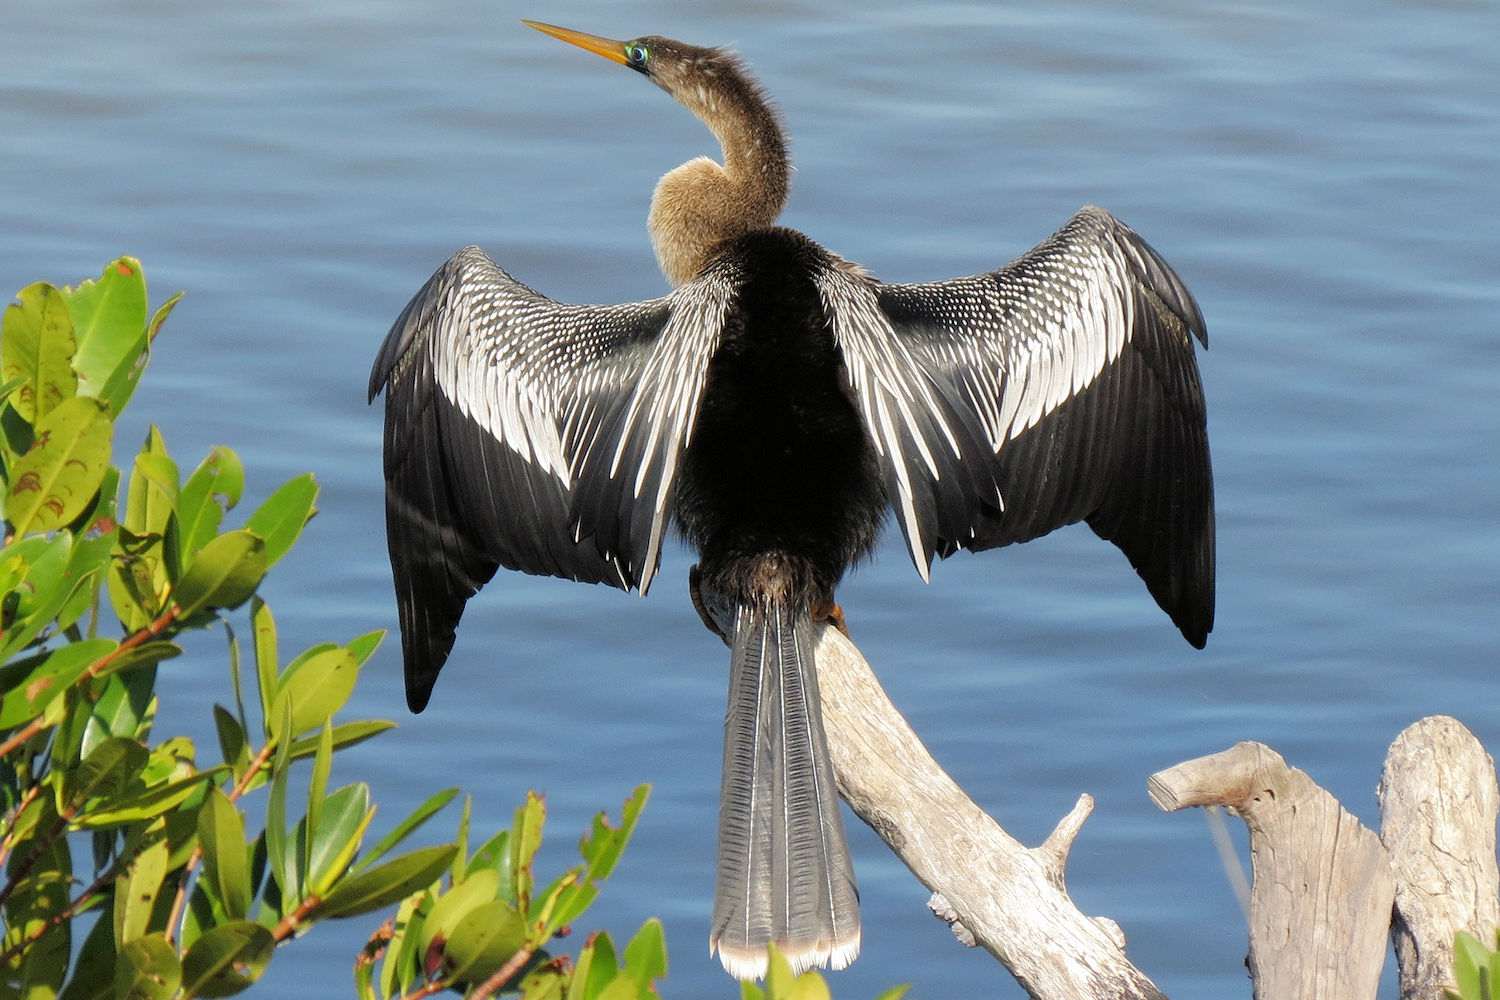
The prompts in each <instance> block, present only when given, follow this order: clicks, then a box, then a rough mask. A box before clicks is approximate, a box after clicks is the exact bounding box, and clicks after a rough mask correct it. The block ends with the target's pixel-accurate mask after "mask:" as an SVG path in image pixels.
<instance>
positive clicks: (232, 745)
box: [214, 705, 250, 778]
mask: <svg viewBox="0 0 1500 1000" xmlns="http://www.w3.org/2000/svg"><path fill="white" fill-rule="evenodd" d="M214 731H215V732H216V733H217V734H218V737H219V752H220V753H221V754H222V755H223V757H224V763H226V764H228V765H229V766H230V767H232V768H234V775H235V777H236V778H238V777H239V776H241V775H243V774H244V773H245V768H247V767H249V766H250V738H249V736H248V735H247V734H246V733H245V730H244V729H242V728H241V727H240V720H238V719H236V718H235V717H234V715H233V714H231V713H230V711H229V709H227V708H225V707H224V706H223V705H215V706H214Z"/></svg>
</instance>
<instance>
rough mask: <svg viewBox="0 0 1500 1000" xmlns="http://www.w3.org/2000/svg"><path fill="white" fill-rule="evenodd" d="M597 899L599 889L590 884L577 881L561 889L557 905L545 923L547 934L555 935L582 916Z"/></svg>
mask: <svg viewBox="0 0 1500 1000" xmlns="http://www.w3.org/2000/svg"><path fill="white" fill-rule="evenodd" d="M598 898H599V887H598V886H596V885H595V884H594V883H592V882H588V881H579V882H574V883H573V884H572V885H570V886H568V887H567V888H565V889H563V890H562V891H561V893H559V895H558V900H557V905H556V907H554V908H553V910H552V916H551V918H550V919H549V920H548V921H547V927H546V930H547V933H548V934H553V933H556V932H557V931H558V930H560V929H561V928H563V927H567V926H568V925H569V924H572V923H574V922H575V921H577V920H578V918H579V917H581V916H583V913H584V911H585V910H587V909H588V908H589V907H590V906H593V905H594V900H596V899H598Z"/></svg>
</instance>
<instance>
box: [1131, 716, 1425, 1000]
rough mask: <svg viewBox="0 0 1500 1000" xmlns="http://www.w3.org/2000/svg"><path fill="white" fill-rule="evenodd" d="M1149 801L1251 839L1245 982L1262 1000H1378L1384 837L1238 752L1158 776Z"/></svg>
mask: <svg viewBox="0 0 1500 1000" xmlns="http://www.w3.org/2000/svg"><path fill="white" fill-rule="evenodd" d="M1147 788H1148V790H1149V791H1150V793H1151V798H1152V800H1153V801H1154V802H1155V803H1156V804H1157V805H1158V806H1160V807H1161V808H1162V809H1165V810H1168V811H1171V810H1175V809H1182V808H1185V807H1187V806H1205V805H1219V806H1225V807H1227V808H1229V809H1232V810H1233V811H1234V812H1235V813H1237V814H1238V815H1239V816H1241V817H1242V818H1243V819H1244V820H1245V823H1246V825H1247V826H1249V828H1250V863H1251V869H1252V872H1253V874H1254V884H1253V887H1252V889H1251V893H1250V961H1249V965H1250V975H1251V976H1252V977H1253V978H1254V980H1255V996H1256V997H1257V998H1262V1000H1292V998H1306V1000H1332V998H1339V1000H1366V998H1369V1000H1373V998H1374V996H1375V991H1376V988H1377V987H1378V986H1379V985H1380V967H1381V965H1383V964H1384V962H1385V939H1386V935H1387V934H1388V933H1389V932H1390V926H1391V900H1392V899H1393V898H1394V896H1395V893H1396V886H1395V880H1394V879H1393V878H1392V876H1391V871H1390V866H1389V865H1388V864H1387V863H1386V858H1385V850H1384V849H1383V848H1382V847H1381V845H1380V838H1379V837H1377V836H1376V835H1375V834H1374V833H1372V832H1371V831H1370V830H1368V829H1366V828H1365V827H1363V826H1361V825H1360V822H1359V820H1357V819H1355V818H1354V817H1353V816H1351V815H1349V813H1348V812H1346V811H1345V810H1344V808H1343V807H1342V806H1340V805H1339V803H1338V800H1337V799H1335V798H1334V797H1333V796H1332V795H1329V794H1328V793H1327V792H1325V791H1324V790H1323V789H1321V788H1319V787H1318V786H1317V785H1316V784H1315V783H1314V782H1313V780H1312V779H1311V778H1309V777H1308V776H1307V775H1306V774H1303V773H1302V772H1301V771H1299V770H1297V769H1296V768H1293V767H1288V766H1287V764H1286V761H1284V760H1283V759H1282V758H1281V755H1280V754H1278V753H1277V752H1276V751H1275V750H1272V749H1271V748H1270V747H1268V746H1266V745H1264V744H1262V743H1238V744H1236V745H1235V746H1233V747H1231V748H1230V749H1228V750H1225V751H1223V752H1221V753H1216V754H1213V755H1211V756H1208V757H1199V758H1197V759H1196V760H1190V761H1187V762H1186V763H1183V764H1178V765H1177V766H1176V767H1172V768H1168V769H1167V770H1165V771H1161V772H1159V773H1157V774H1154V775H1152V776H1151V778H1150V780H1149V781H1148V783H1147Z"/></svg>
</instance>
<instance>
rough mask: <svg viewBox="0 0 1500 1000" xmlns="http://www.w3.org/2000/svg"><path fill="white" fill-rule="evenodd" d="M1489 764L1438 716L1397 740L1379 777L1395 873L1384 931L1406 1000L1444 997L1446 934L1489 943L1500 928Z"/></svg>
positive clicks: (1499, 792) (1499, 797) (1449, 942)
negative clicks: (1391, 917) (1392, 912)
mask: <svg viewBox="0 0 1500 1000" xmlns="http://www.w3.org/2000/svg"><path fill="white" fill-rule="evenodd" d="M1497 813H1500V789H1497V788H1496V784H1495V762H1494V761H1493V760H1491V759H1490V755H1489V754H1487V753H1485V752H1484V747H1482V746H1480V745H1479V741H1478V740H1477V739H1475V738H1474V734H1473V733H1471V732H1469V731H1468V730H1467V729H1465V728H1464V727H1463V725H1462V724H1461V723H1460V722H1459V721H1458V720H1456V719H1452V718H1449V717H1448V716H1446V715H1437V716H1432V717H1430V718H1426V719H1423V720H1421V721H1420V722H1416V723H1413V724H1412V725H1410V726H1408V727H1407V728H1406V729H1405V730H1403V731H1402V733H1401V735H1400V736H1398V737H1396V741H1395V742H1394V743H1392V744H1391V748H1390V751H1389V752H1388V753H1387V754H1386V758H1385V771H1384V773H1383V774H1382V775H1381V778H1380V816H1381V832H1380V836H1381V840H1382V841H1384V843H1385V849H1386V852H1387V853H1388V854H1389V856H1390V861H1391V867H1392V869H1393V870H1394V871H1395V873H1396V919H1395V926H1394V927H1393V928H1392V930H1391V936H1392V937H1393V938H1394V939H1395V944H1396V959H1397V962H1398V963H1399V964H1400V966H1401V977H1400V978H1401V996H1402V998H1403V1000H1442V997H1443V987H1444V986H1445V985H1449V984H1450V981H1451V976H1452V972H1451V970H1452V968H1453V935H1454V934H1455V933H1456V932H1458V931H1468V932H1469V933H1471V934H1473V935H1474V936H1475V937H1478V938H1479V939H1480V940H1481V941H1484V942H1486V943H1489V941H1490V939H1491V935H1492V934H1493V933H1494V929H1495V928H1496V927H1497V926H1500V891H1497V886H1500V872H1497V871H1496V867H1495V817H1496V814H1497Z"/></svg>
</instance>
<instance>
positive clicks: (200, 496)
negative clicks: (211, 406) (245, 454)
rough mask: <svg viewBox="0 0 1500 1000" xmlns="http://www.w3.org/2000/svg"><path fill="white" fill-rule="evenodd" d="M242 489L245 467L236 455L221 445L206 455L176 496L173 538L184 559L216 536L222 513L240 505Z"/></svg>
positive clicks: (190, 557)
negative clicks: (175, 525) (175, 538)
mask: <svg viewBox="0 0 1500 1000" xmlns="http://www.w3.org/2000/svg"><path fill="white" fill-rule="evenodd" d="M244 490H245V467H244V465H242V464H241V463H240V459H239V456H238V455H236V454H235V453H234V452H233V451H230V450H229V449H228V448H225V447H223V446H222V445H220V446H218V447H216V448H214V449H213V450H212V451H210V452H209V453H208V457H207V458H205V459H204V460H203V461H202V463H200V464H199V466H198V468H197V469H196V470H195V471H194V472H193V474H192V475H191V476H189V477H188V481H187V483H186V484H184V485H183V487H182V492H181V493H179V494H178V495H177V539H178V546H179V548H180V549H181V552H182V556H183V558H184V559H189V560H191V559H192V557H193V555H194V554H196V553H197V551H198V550H199V549H201V548H203V546H204V545H207V544H208V542H209V541H210V540H211V539H212V538H214V536H216V535H217V534H218V533H219V525H220V524H221V523H222V522H223V520H224V514H225V513H226V512H227V511H230V510H233V509H234V505H235V504H237V503H239V502H240V496H241V494H242V493H244Z"/></svg>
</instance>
